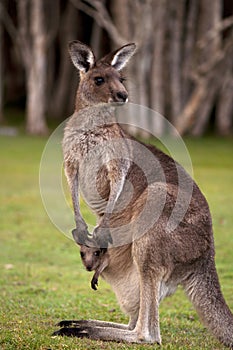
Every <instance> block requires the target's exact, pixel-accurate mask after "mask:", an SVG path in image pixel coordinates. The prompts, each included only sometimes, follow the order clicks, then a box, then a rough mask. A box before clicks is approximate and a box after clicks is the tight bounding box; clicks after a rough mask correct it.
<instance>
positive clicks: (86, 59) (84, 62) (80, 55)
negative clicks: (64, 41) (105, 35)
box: [69, 40, 95, 73]
mask: <svg viewBox="0 0 233 350" xmlns="http://www.w3.org/2000/svg"><path fill="white" fill-rule="evenodd" d="M69 53H70V57H71V59H72V62H73V64H74V66H75V67H76V68H77V69H78V70H80V71H81V72H83V73H86V72H87V71H88V70H89V69H90V68H92V67H93V66H94V64H95V56H94V54H93V52H92V50H91V49H90V48H89V47H88V46H87V45H85V44H83V43H81V42H80V41H78V40H74V41H71V42H70V43H69Z"/></svg>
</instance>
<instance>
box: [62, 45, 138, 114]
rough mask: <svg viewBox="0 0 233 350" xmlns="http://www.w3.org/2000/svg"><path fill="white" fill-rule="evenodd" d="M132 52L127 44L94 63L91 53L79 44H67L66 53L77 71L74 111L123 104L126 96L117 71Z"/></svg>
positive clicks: (119, 71) (121, 77) (134, 46)
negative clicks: (88, 107) (100, 105)
mask: <svg viewBox="0 0 233 350" xmlns="http://www.w3.org/2000/svg"><path fill="white" fill-rule="evenodd" d="M135 49H136V45H135V44H133V43H132V44H127V45H125V46H123V47H121V48H120V49H118V50H116V51H114V52H111V53H110V54H108V55H107V56H105V57H103V58H102V59H100V60H98V61H96V59H95V56H94V53H93V51H92V50H91V49H90V48H89V47H88V46H87V45H85V44H82V43H81V42H79V41H72V42H70V43H69V53H70V56H71V59H72V62H73V64H74V66H75V67H76V68H77V69H78V70H79V71H80V83H79V88H78V92H77V100H76V108H80V107H86V106H94V105H97V104H99V103H125V102H127V100H128V93H127V90H126V88H125V86H124V84H123V83H124V78H123V76H122V74H121V70H122V69H123V68H124V67H125V65H126V64H127V62H128V61H129V59H130V58H131V57H132V55H133V54H134V52H135Z"/></svg>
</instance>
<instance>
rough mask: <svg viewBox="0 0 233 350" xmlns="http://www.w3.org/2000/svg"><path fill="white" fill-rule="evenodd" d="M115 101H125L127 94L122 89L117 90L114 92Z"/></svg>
mask: <svg viewBox="0 0 233 350" xmlns="http://www.w3.org/2000/svg"><path fill="white" fill-rule="evenodd" d="M116 97H117V102H126V101H127V99H128V94H127V93H126V92H124V91H118V92H117V94H116Z"/></svg>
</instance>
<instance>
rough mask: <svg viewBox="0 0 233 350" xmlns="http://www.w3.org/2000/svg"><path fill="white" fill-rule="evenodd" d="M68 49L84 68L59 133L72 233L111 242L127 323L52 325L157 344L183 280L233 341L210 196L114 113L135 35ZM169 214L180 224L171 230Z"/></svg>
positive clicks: (113, 273) (210, 322) (203, 313)
mask: <svg viewBox="0 0 233 350" xmlns="http://www.w3.org/2000/svg"><path fill="white" fill-rule="evenodd" d="M69 50H70V55H71V59H72V61H73V63H74V65H75V67H76V68H77V69H78V70H79V71H80V84H79V88H78V91H77V99H76V108H75V113H74V115H73V116H72V117H71V118H70V120H69V121H68V122H67V125H66V128H65V132H64V139H63V152H64V167H65V172H66V176H67V180H68V183H69V186H70V191H71V195H72V200H73V205H74V215H75V221H76V229H74V230H73V237H74V239H75V241H76V242H77V243H78V244H83V242H84V244H85V241H86V240H91V241H92V243H93V242H94V243H93V244H96V245H97V246H101V244H103V245H102V247H104V248H105V249H106V248H107V249H106V254H108V264H107V266H106V267H105V269H104V270H103V271H102V272H101V276H103V277H104V278H105V279H106V281H107V282H109V283H110V285H111V287H112V289H113V291H114V292H115V294H116V297H117V299H118V302H119V304H120V306H121V308H122V310H123V311H124V312H125V313H126V314H127V315H128V316H129V323H128V325H121V324H116V323H111V322H103V321H96V320H88V321H87V320H78V321H61V322H60V323H59V326H60V327H61V328H60V329H59V330H58V331H56V332H55V333H54V334H55V335H67V336H76V337H80V338H82V337H88V338H90V339H100V340H109V341H126V342H131V343H158V344H161V335H160V327H159V304H160V302H161V301H162V300H163V298H165V297H166V296H168V295H171V294H172V293H174V292H175V290H176V288H177V286H178V285H181V286H182V287H183V288H184V290H185V292H186V294H187V296H188V297H189V298H190V300H191V302H192V303H193V305H194V307H195V308H196V310H197V312H198V314H199V316H200V318H201V320H202V321H203V323H204V324H205V325H206V326H207V328H208V329H209V330H210V331H211V332H212V334H213V335H214V336H215V337H217V338H218V339H219V340H220V341H221V342H222V343H223V344H224V345H226V346H228V347H229V348H233V315H232V313H231V311H230V309H229V308H228V306H227V304H226V302H225V300H224V297H223V295H222V292H221V288H220V284H219V280H218V275H217V272H216V267H215V257H214V256H215V248H214V238H213V231H212V220H211V215H210V211H209V207H208V203H207V201H206V199H205V197H204V196H203V194H202V193H201V191H200V189H199V187H198V186H197V184H196V183H195V182H194V181H193V180H192V179H191V177H190V176H189V175H188V174H187V173H186V172H185V170H184V169H183V168H182V167H181V166H180V165H179V164H177V163H176V162H175V161H174V160H173V159H172V158H171V157H169V156H168V155H166V154H164V153H163V152H162V151H160V150H159V149H158V148H156V147H154V146H149V145H145V144H144V143H140V142H137V143H136V140H134V139H133V138H132V137H131V136H129V135H128V134H127V133H126V131H125V130H123V128H122V127H121V126H120V125H119V124H118V123H117V122H116V119H115V118H114V108H115V107H114V106H115V104H116V103H120V104H124V103H125V102H126V101H127V99H128V93H127V91H126V88H125V86H124V81H123V78H122V75H121V74H122V73H121V70H122V69H123V68H124V67H125V65H126V64H127V62H128V60H129V59H130V58H131V56H132V55H133V53H134V51H135V45H134V44H128V45H125V46H123V47H121V48H120V49H118V50H116V51H114V52H113V53H110V54H109V55H107V56H105V57H104V58H102V59H101V60H99V61H96V59H95V56H94V54H93V52H92V50H91V49H90V48H89V47H88V46H86V45H84V44H82V43H80V42H78V41H74V42H71V43H70V46H69ZM100 106H101V108H100ZM119 140H120V141H119ZM116 141H119V144H120V147H117V145H118V143H117V142H116ZM136 144H137V145H139V148H137V147H136ZM97 146H98V147H97ZM115 146H116V147H115ZM96 147H97V148H96ZM142 147H144V150H145V152H146V153H143V151H142ZM115 148H117V150H116V153H114V151H115ZM119 148H120V150H123V153H122V154H121V153H120V151H119ZM135 148H136V150H135ZM93 150H94V151H93ZM123 155H125V157H123ZM134 159H135V160H136V159H140V160H142V163H140V164H141V165H142V164H144V163H145V164H146V163H148V164H147V165H148V166H147V167H146V169H147V171H146V174H145V173H144V172H143V171H142V166H140V164H139V163H138V162H136V161H134ZM148 159H149V161H148ZM153 159H154V160H155V164H154V165H153ZM95 162H96V163H95ZM83 163H84V165H83ZM97 163H98V164H99V166H98V167H97V165H96V164H97ZM180 180H181V181H180ZM129 183H130V184H131V187H130V186H129ZM190 186H191V188H192V191H191V195H190V193H189V189H190ZM79 190H80V191H81V192H82V194H83V197H84V199H85V200H86V202H87V203H88V205H89V206H90V208H91V209H92V210H94V211H95V213H96V214H97V217H98V225H97V227H96V229H95V230H94V232H93V235H92V236H91V237H90V234H89V233H88V230H87V225H86V223H85V222H84V220H83V218H82V217H81V213H80V208H79V203H78V193H79V192H78V191H79ZM128 193H130V195H129V196H128ZM179 198H180V202H179V206H178V209H177V208H176V203H177V201H178V199H179ZM122 203H123V204H124V205H123V206H122ZM175 208H176V215H174V216H172V214H173V213H174V210H175ZM183 209H185V210H183ZM143 214H145V215H144V216H143ZM171 217H172V222H173V224H174V225H173V228H172V229H170V230H168V229H167V227H168V225H169V223H170V219H171ZM139 218H140V220H139ZM87 237H88V238H87ZM119 237H120V240H119V241H118V238H119ZM102 238H103V239H102ZM124 238H125V240H124ZM111 242H113V243H111ZM116 242H117V244H115V243H116Z"/></svg>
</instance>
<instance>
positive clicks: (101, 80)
mask: <svg viewBox="0 0 233 350" xmlns="http://www.w3.org/2000/svg"><path fill="white" fill-rule="evenodd" d="M94 81H95V84H96V85H97V86H100V85H102V84H103V83H104V82H105V81H104V78H102V77H95V78H94Z"/></svg>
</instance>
